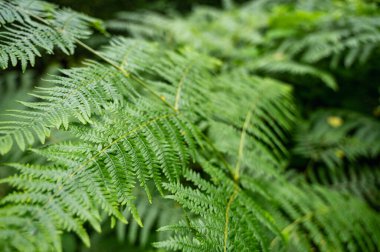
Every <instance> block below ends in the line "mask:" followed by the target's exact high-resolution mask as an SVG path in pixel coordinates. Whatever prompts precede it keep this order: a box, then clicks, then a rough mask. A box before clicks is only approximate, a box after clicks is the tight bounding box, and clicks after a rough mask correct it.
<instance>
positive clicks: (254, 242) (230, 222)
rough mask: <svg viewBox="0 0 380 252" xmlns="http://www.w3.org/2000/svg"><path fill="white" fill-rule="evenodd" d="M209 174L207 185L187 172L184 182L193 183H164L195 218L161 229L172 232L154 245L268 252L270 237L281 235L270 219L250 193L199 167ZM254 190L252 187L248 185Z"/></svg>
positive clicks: (207, 167) (210, 169) (220, 174)
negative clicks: (185, 184) (173, 233)
mask: <svg viewBox="0 0 380 252" xmlns="http://www.w3.org/2000/svg"><path fill="white" fill-rule="evenodd" d="M203 169H204V170H206V171H207V172H208V173H209V174H210V175H211V174H212V181H213V182H209V181H206V180H204V179H203V178H201V177H200V175H199V174H196V173H194V172H189V173H186V174H185V178H186V180H188V181H189V182H191V183H193V184H194V187H192V186H183V185H180V184H166V187H167V189H168V190H169V191H171V192H172V193H173V195H172V196H168V197H169V198H173V199H174V200H176V201H177V202H178V203H179V204H180V205H182V206H183V207H184V208H185V209H188V210H189V211H190V212H191V213H193V214H195V215H196V216H198V218H196V217H192V218H191V219H189V218H188V219H187V220H186V221H181V222H179V223H178V224H175V225H171V226H167V227H164V228H161V231H168V230H170V231H174V232H175V233H176V234H175V236H173V237H172V238H170V239H168V240H166V241H163V242H158V243H156V244H155V245H156V246H157V247H162V248H166V249H170V250H182V251H235V250H242V251H252V250H259V251H260V250H262V251H268V247H269V242H270V237H272V236H273V237H274V236H276V235H279V236H281V235H280V234H279V233H278V232H279V230H278V229H277V227H276V225H275V224H274V219H273V217H272V216H271V215H270V214H269V212H267V211H266V210H264V209H262V208H261V206H259V205H258V204H256V201H255V200H253V198H252V195H251V193H253V194H254V195H255V198H256V200H257V197H260V195H257V194H255V193H256V192H255V191H248V190H244V189H242V188H240V186H239V185H237V184H235V183H234V181H233V180H232V179H231V178H230V177H229V176H227V175H226V174H224V172H222V171H220V170H218V168H216V167H212V166H211V165H209V164H206V165H204V166H203ZM252 188H254V186H252Z"/></svg>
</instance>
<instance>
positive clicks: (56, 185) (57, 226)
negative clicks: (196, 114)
mask: <svg viewBox="0 0 380 252" xmlns="http://www.w3.org/2000/svg"><path fill="white" fill-rule="evenodd" d="M107 114H108V116H105V117H104V119H102V120H100V121H99V122H96V123H93V124H92V127H91V129H90V130H88V128H87V127H85V126H78V127H73V130H74V133H75V132H77V133H78V135H79V133H80V136H79V138H80V139H81V142H78V143H63V144H57V145H52V146H50V147H47V148H44V149H40V150H35V152H36V153H37V154H39V155H42V156H44V157H46V158H47V159H49V160H50V161H52V162H54V165H53V164H52V165H20V164H12V165H11V166H12V167H14V168H17V169H19V171H20V175H15V176H12V177H8V178H6V179H4V180H3V182H7V183H9V184H11V185H12V186H13V187H15V188H17V189H18V191H17V192H14V193H12V194H10V195H8V196H6V197H5V198H4V199H2V204H3V205H4V206H6V207H3V210H4V211H2V218H9V217H10V216H15V217H16V216H17V217H18V218H21V219H25V221H32V224H30V225H28V226H26V227H25V230H24V231H23V232H22V235H23V236H24V238H25V240H27V241H30V242H31V244H33V241H34V240H35V239H36V236H35V234H34V233H35V232H37V233H40V232H43V230H39V229H38V230H35V231H34V232H32V230H33V229H36V228H38V227H39V226H38V225H37V224H36V225H35V223H34V222H37V223H42V224H43V225H46V227H50V228H52V229H53V230H52V231H51V236H47V237H45V238H44V241H43V242H45V243H46V244H45V246H46V247H49V246H53V247H54V249H55V250H59V249H60V246H59V244H60V242H59V238H58V234H59V233H60V232H61V231H63V230H67V231H74V232H75V233H77V234H78V235H79V236H80V237H81V239H82V240H83V242H84V243H85V244H87V245H89V239H88V236H87V234H86V231H85V229H84V228H83V223H84V222H86V221H88V222H89V223H90V224H91V226H92V227H93V228H94V229H95V230H97V231H100V225H99V222H100V217H99V212H98V209H102V210H104V211H105V212H106V213H107V214H109V215H112V216H115V217H117V218H118V219H119V220H121V221H126V220H125V217H124V216H123V215H122V214H121V212H120V207H121V206H127V207H128V209H129V211H131V213H132V215H133V216H134V218H135V219H136V221H137V222H138V223H139V224H140V225H142V222H141V220H140V217H139V215H138V212H137V208H136V206H135V204H134V200H135V196H134V195H133V188H134V187H135V183H136V182H138V183H139V184H140V186H141V187H143V188H144V189H145V191H146V193H147V195H148V198H149V199H150V200H151V193H150V190H149V188H148V182H149V181H154V183H155V185H156V186H157V188H158V189H159V190H160V191H162V189H161V188H162V183H163V182H164V181H163V178H165V180H166V181H170V182H172V183H175V182H177V181H178V180H179V176H180V175H181V174H182V173H183V170H184V169H185V168H186V167H187V166H188V162H189V158H190V156H191V152H190V150H191V149H194V148H195V147H194V145H193V144H194V143H193V142H188V141H189V139H191V138H192V134H193V130H191V129H190V127H191V126H189V125H188V123H187V122H186V120H184V119H183V118H182V117H181V116H180V115H179V114H178V113H175V112H173V111H169V112H168V109H167V107H165V106H164V107H162V106H159V105H158V104H149V103H146V104H144V103H140V104H138V105H136V106H131V105H130V106H124V107H121V108H119V109H111V110H109V111H108V113H107ZM185 135H186V137H184V136H185ZM7 209H9V210H8V211H6V210H7ZM36 210H38V212H36ZM15 211H19V213H18V214H16V213H15ZM41 216H43V217H41ZM45 222H48V223H45ZM33 223H34V224H33ZM3 230H5V231H6V230H12V226H11V225H10V226H7V225H5V226H4V228H3ZM3 238H4V239H5V238H7V239H8V236H1V239H3ZM0 244H7V246H11V247H10V248H12V247H13V245H12V244H13V242H8V241H7V242H4V241H3V242H0ZM38 246H39V245H38ZM32 248H33V247H32Z"/></svg>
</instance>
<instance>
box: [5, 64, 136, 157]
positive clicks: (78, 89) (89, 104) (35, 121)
mask: <svg viewBox="0 0 380 252" xmlns="http://www.w3.org/2000/svg"><path fill="white" fill-rule="evenodd" d="M62 74H63V76H56V77H55V78H54V79H52V80H51V83H54V84H55V86H54V87H49V88H38V89H37V90H36V91H34V92H33V93H32V95H33V96H35V97H37V98H38V99H39V101H37V102H21V103H22V104H23V105H25V106H26V107H28V108H30V110H29V111H25V110H14V111H12V113H11V114H10V116H11V117H13V118H14V120H13V121H4V122H1V124H0V134H1V135H0V143H1V145H0V146H1V148H0V153H2V154H4V153H7V152H8V151H9V149H10V148H11V147H12V145H13V144H14V142H16V143H17V145H18V146H19V147H20V149H21V150H24V149H25V148H26V147H27V146H28V145H31V144H33V143H34V142H35V141H36V139H38V140H39V141H40V142H41V143H44V142H45V138H46V136H49V135H50V129H51V128H52V127H56V128H60V126H61V125H63V127H64V128H67V127H68V124H69V122H70V121H72V118H75V119H77V120H79V121H80V122H82V123H88V122H90V117H91V115H92V114H93V113H99V111H101V108H102V106H104V105H105V104H107V103H108V102H113V103H122V102H123V94H126V93H128V94H131V93H132V94H134V90H133V89H132V90H128V89H130V88H132V87H133V85H131V84H129V81H128V80H127V79H126V78H125V77H124V76H123V75H122V74H121V73H119V72H118V71H116V70H115V69H113V68H111V67H108V66H104V65H101V64H98V63H95V62H89V63H87V66H86V67H80V68H76V69H71V70H62ZM128 91H130V92H128Z"/></svg>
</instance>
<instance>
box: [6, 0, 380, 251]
mask: <svg viewBox="0 0 380 252" xmlns="http://www.w3.org/2000/svg"><path fill="white" fill-rule="evenodd" d="M50 2H53V3H56V4H58V5H60V6H64V7H70V8H72V9H74V10H76V11H81V12H84V13H86V14H89V15H91V16H94V17H97V18H101V19H103V20H105V22H106V24H107V26H108V32H109V33H111V34H123V35H128V36H134V37H142V38H145V39H149V40H154V41H157V42H159V43H164V44H166V45H167V46H169V47H173V48H183V47H192V48H195V49H196V50H198V51H201V52H204V53H207V54H210V55H212V56H215V57H216V58H218V59H219V60H220V62H221V66H220V69H219V71H220V72H223V71H228V70H230V69H238V70H241V71H244V72H247V73H250V74H257V75H261V76H265V77H270V78H275V79H279V80H281V81H284V82H287V83H290V84H292V86H293V87H294V94H295V96H296V98H297V99H296V100H297V103H298V107H299V111H300V115H299V119H298V120H299V121H298V123H297V127H296V128H294V130H293V131H294V134H293V137H292V139H291V140H290V141H289V143H288V145H289V146H288V147H289V149H290V150H292V151H291V154H290V157H289V160H290V161H289V163H288V165H287V169H289V170H293V171H294V172H297V173H298V174H301V176H305V177H306V178H307V179H308V181H310V182H311V183H318V184H323V185H326V186H329V187H331V188H333V189H336V190H339V191H342V192H346V193H350V194H353V195H356V196H357V197H360V198H362V199H364V200H365V201H367V202H368V204H370V205H371V206H372V207H373V208H374V209H377V210H380V190H379V188H380V169H379V168H380V167H379V163H380V162H379V161H380V122H379V119H380V85H379V83H380V71H379V67H380V60H379V59H380V57H379V56H380V31H379V29H380V11H379V5H380V2H379V1H370V0H368V1H365V0H334V1H330V0H299V1H292V0H277V1H275V0H272V1H271V0H266V1H263V0H256V1H233V3H232V1H227V0H225V1H220V0H182V1H173V0H172V1H170V0H156V1H155V0H149V1H148V0H139V1H128V0H124V1H120V0H80V1H77V0H54V1H50ZM105 41H107V36H105V35H104V34H100V33H99V34H97V35H96V36H94V37H93V38H92V39H91V40H89V41H88V43H89V44H91V45H92V46H94V47H97V46H100V45H102V44H103V43H104V42H105ZM77 50H78V51H77V53H76V55H75V57H68V56H65V55H63V54H61V53H59V52H57V53H56V54H54V55H50V56H47V57H43V58H42V59H40V60H39V61H37V65H36V67H34V68H33V69H28V70H27V71H26V73H24V74H23V75H20V74H18V73H16V72H15V71H14V69H12V68H10V70H6V71H3V72H2V74H1V76H0V111H6V110H9V109H17V108H19V106H20V105H19V104H18V103H17V102H10V101H15V100H22V101H28V100H29V99H33V97H31V96H28V95H27V93H28V92H29V91H30V90H31V89H32V88H33V86H35V85H36V84H37V83H38V85H39V86H44V85H48V84H47V83H45V82H44V81H37V80H40V79H44V78H45V77H46V76H48V75H49V74H52V73H54V72H55V71H57V68H58V67H64V68H66V67H72V66H75V65H78V64H79V62H80V61H81V60H82V59H83V58H85V57H87V56H88V54H87V53H86V52H85V51H84V50H82V49H80V48H78V49H77ZM6 117H7V116H6V114H4V113H2V115H0V121H1V120H5V119H6ZM69 137H70V136H65V135H58V134H53V137H52V138H50V139H49V141H55V140H57V139H61V138H69ZM30 155H31V154H25V153H20V152H16V151H15V152H11V153H9V154H7V155H5V156H4V157H1V160H0V161H1V163H5V162H9V161H15V160H17V161H20V160H28V159H33V157H31V156H30ZM11 172H12V171H10V170H7V169H5V167H0V176H1V177H5V176H7V175H9V174H10V173H11ZM7 190H8V188H7V187H4V186H1V187H0V196H2V195H4V194H5V193H6V192H7ZM154 201H157V202H158V203H157V204H153V205H149V206H148V205H147V204H148V203H147V201H146V200H142V201H141V203H140V205H139V204H138V205H139V208H140V209H141V215H142V216H143V217H144V218H145V223H146V224H145V228H144V229H140V228H139V227H138V226H137V224H136V223H135V222H134V221H133V220H131V224H130V225H128V226H125V225H124V224H120V223H116V224H115V228H113V229H111V226H113V225H114V223H111V222H112V221H109V220H107V219H106V218H105V221H104V223H103V225H104V227H103V228H102V229H103V233H102V234H98V233H96V232H93V233H92V236H91V240H92V241H91V243H92V247H91V248H90V249H87V248H85V247H84V246H83V245H82V244H81V242H80V241H79V240H78V238H76V237H75V236H73V235H71V234H66V235H65V236H64V239H63V244H64V250H65V251H67V252H73V251H115V252H116V251H157V250H155V249H153V248H152V247H151V246H150V245H149V244H150V242H152V241H156V240H160V239H162V237H157V236H159V235H162V234H160V233H157V232H155V230H156V229H157V228H158V227H160V226H163V225H166V224H169V223H174V222H176V221H177V220H178V219H179V218H180V217H181V215H182V213H181V210H180V209H179V208H178V207H177V206H176V205H175V204H174V203H173V202H169V203H168V202H166V201H165V200H163V199H161V198H159V197H156V198H154ZM163 209H164V210H163ZM144 210H146V211H144ZM163 213H164V214H163ZM126 217H127V218H129V217H130V216H126ZM90 232H91V231H90Z"/></svg>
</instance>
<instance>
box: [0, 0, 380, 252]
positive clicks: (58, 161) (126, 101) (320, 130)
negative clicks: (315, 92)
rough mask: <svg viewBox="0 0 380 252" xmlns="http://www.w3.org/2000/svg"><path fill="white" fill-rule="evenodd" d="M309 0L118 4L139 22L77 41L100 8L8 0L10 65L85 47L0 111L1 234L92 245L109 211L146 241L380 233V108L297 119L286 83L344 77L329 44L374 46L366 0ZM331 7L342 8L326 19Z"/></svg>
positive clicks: (278, 246) (358, 56)
mask: <svg viewBox="0 0 380 252" xmlns="http://www.w3.org/2000/svg"><path fill="white" fill-rule="evenodd" d="M312 3H313V1H311V3H310V4H309V5H308V4H306V3H304V2H303V1H302V2H301V1H300V2H298V1H295V2H291V3H288V2H286V3H275V2H273V1H270V0H268V1H267V0H263V1H255V2H252V3H248V4H246V5H243V6H240V7H237V6H236V5H235V4H234V3H233V2H232V1H224V6H225V10H223V11H222V10H216V9H212V8H198V9H196V10H195V11H194V13H193V14H190V15H189V16H188V17H186V18H180V17H178V16H172V17H170V18H167V17H164V16H161V15H156V14H154V15H153V14H151V13H150V14H137V15H130V16H128V17H127V18H126V17H125V14H120V15H119V19H121V20H118V21H117V22H115V21H113V22H111V26H113V27H116V28H117V27H119V28H120V25H122V26H124V25H125V24H127V25H128V27H127V30H128V31H129V32H130V33H131V34H132V35H133V36H135V37H137V38H134V39H131V38H125V37H116V36H115V37H112V38H111V39H110V42H109V43H108V45H107V46H104V47H102V48H101V49H99V50H95V49H93V48H91V47H90V46H88V45H87V44H85V43H84V42H82V41H81V40H84V39H87V38H89V37H90V35H91V32H92V28H95V29H98V30H100V31H102V27H101V22H100V21H99V20H97V19H93V18H91V17H88V16H86V15H84V14H80V13H77V12H74V11H71V10H68V9H60V8H58V7H57V6H55V5H52V4H49V3H45V2H43V1H29V0H28V1H21V0H20V1H12V2H10V1H0V25H1V27H0V36H1V37H2V38H3V40H2V41H1V42H0V49H1V50H0V65H1V66H2V67H3V68H7V67H8V66H9V65H12V66H15V65H17V64H18V63H20V64H21V67H22V69H23V70H25V69H26V67H27V65H29V64H30V65H33V64H34V61H35V58H36V56H41V53H42V51H45V52H47V53H53V51H54V49H55V48H59V49H60V50H61V51H63V52H64V53H66V54H73V53H74V49H75V47H76V45H80V46H81V47H83V48H84V49H85V50H87V51H88V52H89V53H90V54H91V55H93V56H94V58H92V59H88V60H85V61H83V63H82V64H81V66H76V67H74V68H69V69H64V70H60V72H59V73H57V74H55V75H53V76H50V77H48V80H47V81H44V82H43V83H44V84H43V85H36V86H37V87H36V88H35V89H34V90H33V91H32V92H31V96H24V94H23V95H22V96H23V97H21V100H23V101H21V102H20V104H21V105H22V106H17V107H12V108H11V110H9V111H8V112H6V113H7V115H6V117H2V118H1V119H2V121H1V122H0V154H2V155H3V154H7V153H9V154H12V155H13V154H15V153H16V154H18V155H20V156H17V157H20V158H19V159H20V160H18V159H17V160H15V158H11V159H8V158H7V156H5V157H3V156H2V157H1V162H2V163H4V164H2V165H6V166H7V167H8V168H9V169H12V175H10V176H9V174H7V176H6V177H5V178H2V179H1V183H2V184H7V185H8V186H11V188H12V189H11V191H10V193H8V194H7V195H6V196H5V197H3V198H2V199H1V201H0V206H1V207H0V220H1V221H0V250H2V251H25V250H27V251H62V246H61V243H62V242H61V238H62V234H63V233H65V232H72V233H75V234H76V235H77V236H79V237H80V239H81V240H82V242H83V243H84V244H85V245H86V246H90V235H89V233H90V232H91V231H90V229H94V230H95V231H97V232H101V231H102V230H101V229H102V222H103V221H104V218H106V219H110V222H111V226H112V227H114V226H115V224H116V227H117V231H116V232H118V234H117V236H118V238H119V239H120V240H122V239H125V237H128V240H129V241H130V242H131V243H136V241H137V240H139V243H140V245H142V246H143V245H145V244H146V243H147V241H151V240H152V238H151V237H148V236H149V235H150V234H151V233H152V230H153V229H155V228H157V227H159V230H160V231H169V232H168V233H166V234H161V235H159V238H158V239H156V241H157V242H156V243H154V245H155V246H156V247H158V248H162V249H168V250H182V251H207V250H209V251H237V250H242V251H377V250H380V244H379V240H380V233H379V230H378V228H377V227H378V225H379V224H380V217H379V214H378V213H376V212H375V211H374V208H376V207H378V203H377V200H378V189H377V187H378V184H379V181H378V180H377V179H376V177H374V176H376V174H377V170H376V169H377V166H376V165H373V164H372V163H375V162H376V161H377V159H378V156H379V151H380V146H379V144H378V143H379V141H378V140H379V130H378V128H379V125H378V121H377V120H376V119H375V118H370V117H368V116H365V115H362V114H359V113H354V112H352V111H342V110H326V111H325V112H319V113H316V114H314V115H312V116H311V117H310V118H308V119H307V121H306V122H304V123H302V119H301V117H300V113H299V111H302V109H300V108H299V107H298V106H297V105H296V101H295V97H294V95H293V92H295V93H296V95H299V93H297V91H299V90H298V89H299V87H298V84H300V82H303V81H305V80H306V81H307V80H308V78H309V77H313V78H315V79H316V80H319V81H321V82H324V83H325V84H326V85H328V86H329V87H331V88H333V89H336V88H337V83H336V81H335V78H333V77H332V76H331V75H330V72H333V70H334V69H333V67H331V66H330V67H328V66H326V65H325V64H324V61H325V60H326V59H331V60H333V61H334V60H335V61H336V62H337V63H339V62H340V57H342V58H343V59H344V62H345V66H347V67H349V66H351V65H353V64H355V63H356V62H358V61H360V60H362V61H363V62H364V61H367V60H368V59H369V57H370V55H365V54H367V53H370V52H374V51H372V49H374V50H375V49H376V44H373V45H371V48H370V49H368V48H369V46H368V41H373V42H376V43H377V38H376V36H377V33H378V24H377V16H376V17H375V16H374V17H372V16H370V14H376V8H375V9H371V6H372V5H369V4H365V3H363V4H362V7H360V8H362V9H360V8H359V7H357V6H356V5H349V6H348V7H342V6H340V7H339V5H338V4H337V3H329V2H327V1H326V2H324V3H321V4H320V5H315V4H312ZM331 6H337V8H338V7H339V8H340V9H339V10H340V11H341V12H342V13H344V14H347V15H348V17H347V18H344V19H342V20H340V21H339V20H336V19H335V16H334V14H331V13H326V11H324V8H330V7H331ZM356 8H357V9H356ZM253 14H255V15H253ZM258 17H260V19H259V18H258ZM258 20H260V21H258ZM169 24H170V25H169ZM122 28H124V27H122ZM309 33H310V34H309ZM324 36H326V39H325V40H321V41H322V42H323V46H317V47H314V45H315V44H318V43H319V42H318V41H314V39H315V38H320V37H321V38H322V37H324ZM151 40H155V41H151ZM334 41H335V42H336V41H339V44H337V45H336V44H333V43H332V42H334ZM326 42H327V43H326ZM322 47H323V48H322ZM338 65H339V64H337V66H338ZM322 67H323V68H322ZM27 73H28V72H27ZM334 73H335V72H334ZM5 76H8V75H5ZM24 76H27V74H26V75H24ZM263 76H265V77H263ZM341 77H342V76H340V75H338V78H337V80H339V81H340V78H341ZM0 80H1V79H0ZM281 80H290V81H291V83H285V82H284V81H281ZM11 83H12V84H14V82H11ZM46 83H48V86H46ZM14 85H15V84H14ZM292 85H294V87H293V86H292ZM26 86H27V88H28V89H29V86H28V85H26ZM1 88H2V87H1ZM6 90H8V88H6ZM9 90H10V89H9ZM9 93H11V92H9ZM0 96H1V97H2V99H3V98H4V97H5V95H4V94H3V93H2V94H0ZM11 99H14V98H11ZM59 134H63V135H64V136H65V138H66V139H64V140H62V139H60V137H57V136H59ZM293 137H294V138H293ZM37 141H39V142H40V144H37V143H36V142H37ZM16 145H17V146H18V147H19V149H20V150H21V151H20V150H15V149H14V148H16V147H15V146H16ZM294 146H295V147H294ZM26 150H28V152H27V151H26ZM25 159H26V161H25V162H24V160H25ZM293 159H297V161H299V162H300V163H301V164H300V165H299V166H300V167H301V168H300V167H293V165H294V160H293ZM305 160H306V161H305ZM5 162H6V163H5ZM307 163H309V165H308V166H307ZM296 164H298V163H296ZM375 164H376V163H375ZM306 166H307V167H306ZM363 166H365V168H361V167H363ZM359 167H360V169H359ZM371 169H373V170H374V171H372V170H371ZM300 171H301V172H300ZM302 171H306V172H305V174H302ZM164 198H165V199H164ZM146 199H147V200H146ZM164 202H165V203H164ZM168 208H173V209H168ZM162 211H165V213H161V212H162ZM170 218H171V220H170V221H168V219H170ZM178 219H181V220H179V221H177V220H178ZM128 221H130V222H131V224H129V226H127V227H125V224H126V223H127V222H128ZM107 223H108V222H107ZM173 223H175V224H173ZM143 224H144V225H145V227H144V228H143V229H141V230H140V229H139V227H138V226H140V227H141V228H142V227H143ZM168 224H169V225H168ZM165 225H168V226H165ZM126 232H128V233H127V234H126ZM137 234H139V235H140V238H139V239H138V238H137ZM115 236H116V235H115ZM155 238H157V237H155Z"/></svg>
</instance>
